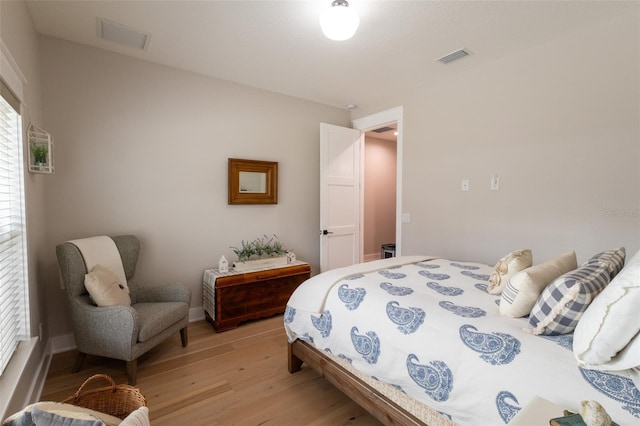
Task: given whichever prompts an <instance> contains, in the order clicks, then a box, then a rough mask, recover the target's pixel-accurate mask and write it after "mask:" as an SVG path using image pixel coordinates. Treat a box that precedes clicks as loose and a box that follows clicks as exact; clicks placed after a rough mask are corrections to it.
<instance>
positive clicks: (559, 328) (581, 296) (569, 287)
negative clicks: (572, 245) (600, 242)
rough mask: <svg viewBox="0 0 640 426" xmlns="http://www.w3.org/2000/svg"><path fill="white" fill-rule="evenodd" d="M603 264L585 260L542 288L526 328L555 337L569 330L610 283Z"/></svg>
mask: <svg viewBox="0 0 640 426" xmlns="http://www.w3.org/2000/svg"><path fill="white" fill-rule="evenodd" d="M609 281H610V278H609V270H608V269H607V267H606V265H602V264H599V263H586V264H585V265H582V266H581V267H580V268H578V269H576V270H574V271H572V272H568V273H566V274H564V275H562V276H561V277H559V278H557V279H556V280H555V281H553V282H552V283H551V284H549V285H548V286H547V288H545V289H544V291H543V292H542V294H541V295H540V297H539V298H538V300H537V301H536V304H535V305H534V306H533V309H532V310H531V314H530V315H529V325H530V326H531V327H532V328H530V329H527V330H526V331H528V332H530V333H532V334H544V335H548V336H555V335H558V334H566V333H571V332H572V331H573V330H574V329H575V328H576V325H577V324H578V320H580V317H581V316H582V314H583V313H584V311H585V310H586V309H587V307H588V306H589V303H591V301H592V300H593V299H594V298H595V297H596V296H597V295H598V294H599V293H600V292H601V291H602V290H603V289H604V288H605V287H606V285H607V284H608V283H609Z"/></svg>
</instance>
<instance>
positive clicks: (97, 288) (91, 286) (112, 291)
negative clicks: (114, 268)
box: [84, 265, 131, 306]
mask: <svg viewBox="0 0 640 426" xmlns="http://www.w3.org/2000/svg"><path fill="white" fill-rule="evenodd" d="M84 286H85V288H86V289H87V291H88V292H89V295H90V296H91V299H92V300H93V301H94V303H95V304H96V305H98V306H113V305H125V306H129V305H131V298H130V297H129V287H128V286H127V283H126V282H123V281H122V280H121V279H119V278H118V277H117V276H116V275H115V274H114V273H113V272H111V271H110V270H109V269H107V268H105V267H104V266H102V265H96V266H94V267H93V269H91V272H89V273H88V274H86V275H85V277H84Z"/></svg>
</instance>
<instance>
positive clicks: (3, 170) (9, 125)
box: [0, 80, 30, 374]
mask: <svg viewBox="0 0 640 426" xmlns="http://www.w3.org/2000/svg"><path fill="white" fill-rule="evenodd" d="M0 95H1V96H0V374H2V372H4V369H5V367H6V366H7V364H8V363H9V360H10V358H11V356H12V355H13V353H14V352H15V350H16V348H17V347H18V343H19V342H20V341H21V340H26V339H28V338H29V333H30V331H29V300H28V299H29V295H28V288H27V283H28V280H27V268H26V253H25V248H26V243H25V215H24V185H23V179H22V177H23V162H22V143H21V135H22V123H21V119H20V114H19V113H18V111H19V102H18V103H17V105H16V98H15V97H12V93H11V91H10V90H9V89H8V88H7V87H6V86H5V85H4V83H3V82H2V81H1V80H0ZM12 104H13V105H12Z"/></svg>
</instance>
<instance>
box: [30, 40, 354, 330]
mask: <svg viewBox="0 0 640 426" xmlns="http://www.w3.org/2000/svg"><path fill="white" fill-rule="evenodd" d="M41 54H42V58H41V59H42V63H43V66H44V67H46V70H47V72H46V73H44V75H43V87H44V105H45V110H44V115H45V119H46V126H47V128H48V129H49V130H50V131H51V133H52V134H53V135H54V136H55V141H56V145H55V166H56V173H55V175H53V176H51V179H50V181H49V185H48V186H47V200H46V201H47V229H48V238H47V240H48V244H49V246H50V250H51V251H50V252H49V256H48V257H47V259H46V261H47V264H48V267H49V271H50V275H49V277H50V278H49V282H48V286H47V289H48V298H49V301H50V306H59V308H57V309H54V310H52V311H53V312H52V313H51V315H50V316H49V320H50V322H51V327H52V332H53V335H62V334H65V333H69V332H71V328H70V322H69V318H68V315H67V310H66V305H65V303H66V302H65V301H64V298H63V293H62V291H61V290H60V289H59V287H58V283H57V273H56V260H55V254H54V251H55V250H54V248H55V245H56V244H59V243H61V242H64V241H66V240H69V239H73V238H82V237H87V236H92V235H101V234H106V235H116V234H124V233H132V234H135V235H137V236H139V238H140V239H141V243H142V251H141V257H140V261H139V263H138V269H137V274H136V277H137V278H138V279H139V280H140V282H142V283H148V284H153V283H155V284H161V283H167V282H174V281H179V282H183V283H185V284H187V285H188V286H189V287H191V289H192V292H193V297H192V303H191V305H192V307H201V306H202V286H201V281H202V274H203V271H204V270H205V269H206V268H210V267H214V266H215V265H217V261H218V258H219V257H220V256H221V255H222V254H224V255H225V256H226V257H227V259H229V260H234V259H235V255H234V254H233V253H232V250H231V249H230V246H239V245H240V242H241V240H252V239H254V238H256V237H259V236H262V235H263V234H267V235H269V236H270V235H271V234H276V235H277V236H278V237H279V239H280V241H281V242H282V243H283V245H284V246H285V247H286V248H290V249H292V250H294V251H295V252H296V255H297V257H298V258H299V259H302V260H308V261H310V262H311V263H312V266H313V268H314V269H315V270H317V263H318V259H319V239H318V238H319V237H318V229H319V228H318V226H319V209H320V207H319V186H320V184H319V127H320V126H319V123H320V122H321V121H324V122H328V123H333V124H337V125H342V126H346V125H348V124H349V118H350V114H349V112H348V111H347V110H343V109H338V108H334V107H328V106H324V105H321V104H317V103H312V102H309V101H304V100H300V99H296V98H292V97H288V96H284V95H278V94H274V93H271V92H267V91H263V90H258V89H253V88H250V87H246V86H241V85H238V84H234V83H230V82H225V81H222V80H216V79H212V78H208V77H204V76H201V75H197V74H193V73H189V72H185V71H181V70H177V69H173V68H169V67H166V66H161V65H157V64H152V63H149V62H145V61H141V60H137V59H132V58H128V57H125V56H122V55H118V54H114V53H109V52H105V51H100V50H98V49H94V48H90V47H86V46H82V45H79V44H75V43H71V42H66V41H62V40H60V39H55V38H48V37H44V38H42V40H41ZM229 157H234V158H245V159H257V160H267V161H277V162H279V168H278V174H279V190H278V204H277V205H265V206H247V205H240V206H238V205H234V206H229V205H227V159H228V158H229Z"/></svg>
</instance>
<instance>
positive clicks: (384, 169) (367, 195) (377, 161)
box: [362, 122, 398, 262]
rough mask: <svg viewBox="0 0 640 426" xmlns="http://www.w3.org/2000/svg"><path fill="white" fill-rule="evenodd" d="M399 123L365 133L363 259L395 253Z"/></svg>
mask: <svg viewBox="0 0 640 426" xmlns="http://www.w3.org/2000/svg"><path fill="white" fill-rule="evenodd" d="M397 135H398V133H397V123H395V122H393V123H389V124H386V125H384V126H381V127H378V128H375V129H373V130H369V131H367V132H365V133H364V149H363V164H362V169H363V180H362V186H363V192H364V200H363V205H362V212H363V214H362V216H363V218H362V236H363V244H362V253H363V256H362V260H363V261H364V262H369V261H372V260H377V259H381V258H385V257H392V256H394V255H395V245H396V226H395V225H396V203H395V201H396V174H397V173H396V165H397Z"/></svg>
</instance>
